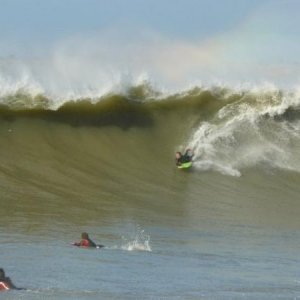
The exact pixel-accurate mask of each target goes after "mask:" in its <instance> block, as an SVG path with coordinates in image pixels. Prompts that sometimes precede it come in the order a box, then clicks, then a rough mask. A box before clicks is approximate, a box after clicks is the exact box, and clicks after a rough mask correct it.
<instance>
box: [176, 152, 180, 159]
mask: <svg viewBox="0 0 300 300" xmlns="http://www.w3.org/2000/svg"><path fill="white" fill-rule="evenodd" d="M181 156H182V154H181V152H179V151H178V152H176V154H175V157H176V158H177V159H179V158H180V157H181Z"/></svg>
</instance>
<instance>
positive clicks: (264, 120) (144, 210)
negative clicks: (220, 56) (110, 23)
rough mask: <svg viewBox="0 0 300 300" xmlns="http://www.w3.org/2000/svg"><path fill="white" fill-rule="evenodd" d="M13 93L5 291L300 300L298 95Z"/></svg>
mask: <svg viewBox="0 0 300 300" xmlns="http://www.w3.org/2000/svg"><path fill="white" fill-rule="evenodd" d="M0 94H1V99H0V100H1V101H0V103H1V104H0V144H1V147H0V205H1V209H0V227H1V231H0V244H1V251H0V262H1V265H0V267H3V268H4V269H5V271H6V274H7V276H9V277H10V278H11V279H12V281H13V282H14V283H15V285H16V286H18V287H24V288H26V290H24V291H9V292H5V293H2V294H1V295H0V299H24V300H25V299H26V300H27V299H28V300H29V299H30V300H35V299H300V268H299V266H300V251H299V250H300V217H299V216H300V197H299V194H300V152H299V149H300V92H299V91H298V90H297V89H288V90H282V89H279V88H276V87H269V88H264V87H261V88H239V89H237V88H232V87H224V86H222V87H220V86H215V87H213V86H211V87H203V86H202V87H197V86H196V87H193V88H190V89H187V90H182V91H178V92H174V93H165V92H160V91H157V90H155V89H153V88H151V86H149V85H147V84H141V85H137V86H133V87H130V88H128V90H126V92H122V93H121V92H120V93H117V92H116V93H108V94H104V95H103V96H99V97H98V98H97V97H93V98H89V97H85V98H84V97H78V98H67V99H62V98H60V99H59V101H58V100H57V99H53V98H51V97H50V96H49V95H45V94H35V95H34V94H32V93H28V92H27V91H22V90H18V91H14V92H10V93H0ZM186 148H191V149H193V151H194V158H193V160H194V161H193V167H192V168H191V169H189V170H185V171H184V170H178V169H177V168H176V166H175V161H174V154H175V152H176V151H184V150H185V149H186ZM84 231H86V232H88V233H89V235H90V237H91V238H92V239H93V240H94V241H95V242H97V243H100V244H104V245H105V248H103V249H80V248H77V247H74V246H72V245H71V244H72V243H73V242H75V241H78V240H80V235H81V233H82V232H84Z"/></svg>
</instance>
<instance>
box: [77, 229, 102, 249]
mask: <svg viewBox="0 0 300 300" xmlns="http://www.w3.org/2000/svg"><path fill="white" fill-rule="evenodd" d="M73 245H74V246H78V247H85V248H89V247H90V248H102V247H104V246H103V245H96V244H95V243H94V242H93V241H92V240H91V239H90V238H89V235H88V233H86V232H83V233H82V234H81V241H80V242H78V243H74V244H73Z"/></svg>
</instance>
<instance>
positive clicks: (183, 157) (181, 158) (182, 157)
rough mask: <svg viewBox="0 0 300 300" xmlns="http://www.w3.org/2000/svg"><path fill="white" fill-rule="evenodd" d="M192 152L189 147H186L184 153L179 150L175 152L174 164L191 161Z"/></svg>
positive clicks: (178, 164) (179, 164)
mask: <svg viewBox="0 0 300 300" xmlns="http://www.w3.org/2000/svg"><path fill="white" fill-rule="evenodd" d="M193 156H194V154H193V152H192V150H191V149H187V150H186V151H185V153H184V154H182V153H181V152H179V151H178V152H176V154H175V158H176V166H181V165H182V164H185V163H188V162H191V161H192V158H193Z"/></svg>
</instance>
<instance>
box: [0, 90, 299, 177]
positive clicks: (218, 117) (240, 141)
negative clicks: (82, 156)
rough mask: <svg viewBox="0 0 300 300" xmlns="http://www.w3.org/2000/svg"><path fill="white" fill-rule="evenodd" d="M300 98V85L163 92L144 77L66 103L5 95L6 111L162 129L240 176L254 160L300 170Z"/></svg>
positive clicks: (202, 162)
mask: <svg viewBox="0 0 300 300" xmlns="http://www.w3.org/2000/svg"><path fill="white" fill-rule="evenodd" d="M53 103H56V105H54V104H53ZM299 105H300V98H299V93H298V91H297V90H294V91H282V90H279V89H276V88H274V87H262V88H252V89H232V88H224V87H211V88H203V87H195V88H192V89H189V90H186V91H182V92H179V93H175V94H164V93H162V92H160V91H156V90H154V89H153V88H152V87H151V86H150V85H149V84H142V85H138V86H133V87H130V88H128V89H127V90H126V92H124V93H122V94H118V93H109V94H106V95H104V96H101V97H98V98H77V99H71V100H70V99H66V100H63V101H61V104H60V105H59V106H57V102H55V99H51V98H49V97H46V96H45V95H43V94H37V95H33V94H32V93H31V94H30V93H28V92H24V91H18V92H16V93H13V94H6V95H2V97H1V106H0V119H1V120H2V121H4V122H9V123H12V122H14V121H17V120H27V121H43V122H46V123H47V124H52V125H55V124H56V125H58V124H65V125H69V126H72V127H95V128H103V127H118V128H121V129H125V130H127V129H130V128H142V129H143V128H144V129H155V130H156V131H158V132H161V133H163V134H165V135H167V137H165V138H166V141H167V142H168V143H169V144H168V145H164V146H162V147H167V148H168V149H172V151H173V150H174V151H175V150H177V149H182V150H183V148H185V147H190V148H193V149H194V152H195V156H194V159H195V166H196V168H198V169H199V170H202V171H205V170H214V171H217V172H221V173H222V174H228V175H233V176H240V175H241V172H242V170H243V169H246V168H249V167H250V168H251V167H263V168H267V169H270V168H276V169H284V170H291V171H296V172H299V171H300V163H299V161H300V160H299V154H298V150H297V149H299V146H300V136H299V132H300V131H299V129H300V106H299ZM55 106H57V107H55ZM166 127H168V129H169V130H168V132H167V133H166V132H165V131H166ZM42 142H43V141H40V142H39V143H42ZM154 143H155V141H154ZM165 143H166V142H165ZM68 146H69V151H70V152H71V151H72V145H68ZM169 155H170V156H171V157H172V156H173V153H169ZM161 163H165V162H163V161H162V162H161Z"/></svg>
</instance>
